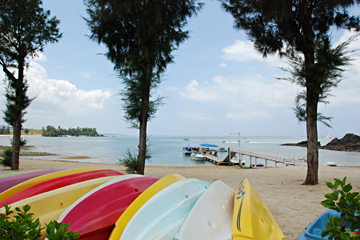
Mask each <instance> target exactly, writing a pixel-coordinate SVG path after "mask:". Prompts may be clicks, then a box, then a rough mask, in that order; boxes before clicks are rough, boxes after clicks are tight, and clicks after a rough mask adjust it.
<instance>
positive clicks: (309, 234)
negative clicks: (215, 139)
mask: <svg viewBox="0 0 360 240" xmlns="http://www.w3.org/2000/svg"><path fill="white" fill-rule="evenodd" d="M330 216H334V217H340V213H339V212H337V211H335V210H332V209H329V210H327V211H325V212H323V213H322V214H320V215H319V216H318V217H317V218H315V220H314V221H312V222H311V223H310V224H309V225H308V226H307V227H306V228H305V229H304V231H302V232H301V234H300V236H299V237H298V238H297V240H308V239H309V240H310V239H315V240H320V239H329V236H326V237H324V238H322V237H321V233H322V231H323V230H325V228H326V224H327V222H328V220H329V218H330Z"/></svg>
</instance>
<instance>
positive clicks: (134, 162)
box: [119, 149, 141, 173]
mask: <svg viewBox="0 0 360 240" xmlns="http://www.w3.org/2000/svg"><path fill="white" fill-rule="evenodd" d="M119 164H121V165H124V166H125V167H126V170H125V171H126V173H137V172H138V169H139V167H140V165H141V162H140V160H139V159H138V156H137V155H132V154H131V152H130V149H128V150H127V152H126V154H125V156H124V158H123V159H119Z"/></svg>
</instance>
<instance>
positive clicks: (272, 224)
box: [232, 178, 285, 240]
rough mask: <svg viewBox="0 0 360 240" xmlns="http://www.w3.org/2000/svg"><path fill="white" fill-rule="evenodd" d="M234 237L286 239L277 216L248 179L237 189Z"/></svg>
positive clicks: (235, 238) (233, 226) (270, 239)
mask: <svg viewBox="0 0 360 240" xmlns="http://www.w3.org/2000/svg"><path fill="white" fill-rule="evenodd" d="M234 202H235V203H234V214H233V223H232V239H233V240H242V239H244V240H245V239H256V240H261V239H264V240H275V239H276V240H278V239H279V240H285V236H284V234H283V233H282V231H281V229H280V227H279V225H278V224H277V222H276V220H275V218H274V217H273V215H272V214H271V212H270V211H269V209H268V208H267V206H266V205H265V202H264V200H263V199H262V198H261V196H260V195H259V193H258V192H257V191H256V189H255V188H254V187H253V186H252V185H251V183H250V182H249V180H248V179H246V178H245V179H244V180H243V181H241V183H240V184H239V185H238V186H237V188H236V189H235V199H234Z"/></svg>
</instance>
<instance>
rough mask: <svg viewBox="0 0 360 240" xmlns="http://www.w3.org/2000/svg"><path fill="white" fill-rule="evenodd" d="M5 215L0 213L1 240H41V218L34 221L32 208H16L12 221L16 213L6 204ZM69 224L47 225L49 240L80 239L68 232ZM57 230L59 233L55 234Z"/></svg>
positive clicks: (27, 206) (56, 223) (54, 223)
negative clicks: (11, 216) (11, 217)
mask: <svg viewBox="0 0 360 240" xmlns="http://www.w3.org/2000/svg"><path fill="white" fill-rule="evenodd" d="M4 208H5V214H3V213H0V239H1V240H25V239H31V240H39V239H40V237H41V230H42V229H44V228H41V226H40V221H39V218H36V219H34V218H33V215H34V214H33V213H30V212H29V211H30V206H29V205H25V206H23V209H22V210H21V209H20V208H18V207H17V208H15V210H16V215H15V216H14V218H13V219H12V220H10V215H12V214H14V211H12V210H11V209H10V207H9V206H8V205H6V204H4ZM68 226H69V224H63V223H58V222H56V221H52V222H50V223H49V224H46V232H47V234H48V236H47V238H48V239H49V240H55V239H57V240H69V239H78V238H79V237H80V234H78V233H74V232H73V231H71V232H66V231H67V230H68V229H67V228H68ZM55 229H56V230H57V232H56V233H55Z"/></svg>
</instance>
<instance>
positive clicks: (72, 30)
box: [0, 0, 360, 137]
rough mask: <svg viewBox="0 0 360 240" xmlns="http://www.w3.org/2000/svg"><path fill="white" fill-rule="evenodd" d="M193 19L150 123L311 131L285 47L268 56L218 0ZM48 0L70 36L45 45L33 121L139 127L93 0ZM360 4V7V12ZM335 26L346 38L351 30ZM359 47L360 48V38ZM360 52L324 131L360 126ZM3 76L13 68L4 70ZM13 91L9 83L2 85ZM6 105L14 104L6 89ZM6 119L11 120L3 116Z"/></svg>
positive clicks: (175, 129) (167, 128) (34, 74)
mask: <svg viewBox="0 0 360 240" xmlns="http://www.w3.org/2000/svg"><path fill="white" fill-rule="evenodd" d="M205 2H206V4H205V6H204V8H203V10H202V11H201V12H200V13H199V14H198V15H197V16H196V17H193V18H192V19H190V21H189V24H188V26H187V29H188V30H190V38H189V39H188V40H187V41H186V42H185V43H183V44H181V45H180V47H179V49H178V50H177V51H175V52H174V53H173V55H174V56H175V58H174V63H173V64H170V65H168V68H167V71H166V73H165V75H164V77H163V81H162V83H161V84H160V86H159V88H158V89H157V90H156V93H155V94H154V95H155V96H157V95H160V96H162V97H165V98H164V105H162V106H160V107H159V110H158V112H157V113H156V117H155V118H154V119H153V120H152V121H151V122H150V123H149V125H148V133H149V134H150V135H153V136H156V135H176V136H227V135H228V134H229V133H237V132H240V133H242V135H243V136H300V137H304V136H305V135H306V130H305V124H304V123H299V122H298V121H297V119H296V118H295V115H294V112H293V110H292V108H293V107H294V99H295V96H296V94H297V92H299V91H301V89H300V88H299V87H297V86H296V85H294V84H292V83H290V82H287V81H281V80H277V79H276V77H285V76H286V73H285V72H283V71H282V70H280V69H279V67H286V66H287V65H286V63H285V62H283V61H282V60H281V59H279V58H278V57H277V56H270V57H268V58H266V59H264V58H262V56H261V55H260V54H259V53H257V52H256V51H255V50H254V47H253V44H252V43H251V42H250V41H249V40H248V38H247V36H246V34H245V33H243V32H240V31H238V30H235V29H234V28H233V18H232V16H231V15H230V14H228V13H225V12H224V11H223V10H222V9H221V7H220V4H219V2H218V1H215V0H208V1H205ZM43 4H44V8H45V9H49V10H50V11H51V15H52V16H54V15H55V16H56V17H57V18H58V19H60V20H61V24H60V26H59V27H60V30H61V32H63V37H62V38H61V39H60V40H59V42H58V43H55V44H50V45H47V46H45V49H44V52H43V53H41V54H40V55H39V57H38V58H36V59H32V60H30V68H29V69H28V71H27V74H26V76H27V80H28V82H29V85H30V87H29V92H28V93H29V96H31V97H35V96H36V99H35V100H34V101H33V103H32V104H31V106H30V107H29V108H28V111H27V112H28V113H27V115H26V119H27V121H26V123H25V124H24V127H25V128H35V129H40V128H41V127H46V126H47V125H52V126H55V127H57V126H61V127H63V128H68V127H77V126H79V127H95V128H97V130H98V132H100V133H117V134H125V135H137V134H138V132H137V130H134V129H129V126H130V125H129V123H127V122H126V121H125V120H124V119H123V110H122V102H121V100H120V96H119V95H118V92H119V91H120V90H121V89H122V87H123V86H122V85H121V80H120V79H119V78H118V77H117V74H116V72H114V71H113V65H112V63H111V62H110V61H108V60H107V59H106V57H105V56H103V53H105V52H106V48H105V47H104V46H102V45H98V44H97V43H96V42H94V41H91V40H89V38H88V36H87V35H89V34H90V32H89V30H88V27H87V25H86V23H85V21H84V20H83V19H82V16H84V17H86V12H85V6H84V5H83V0H62V1H54V0H43ZM358 10H359V9H354V12H355V14H360V11H358ZM351 34H352V33H349V32H344V31H341V32H337V31H334V32H333V41H334V44H335V45H336V44H337V43H338V42H341V41H343V40H345V39H347V38H348V37H349V36H351ZM351 48H353V49H356V48H360V42H359V41H357V42H354V43H353V44H352V45H351ZM359 56H360V53H359V52H358V53H354V55H353V59H354V61H353V62H352V66H350V67H348V68H347V69H348V71H347V72H346V73H345V78H344V80H343V81H342V82H341V83H340V84H339V86H338V88H336V89H334V90H333V92H332V94H333V95H334V96H333V97H331V98H329V101H330V104H328V105H326V106H325V105H320V106H319V110H320V112H321V113H323V114H324V115H326V116H331V117H333V120H332V123H331V125H332V126H333V128H332V129H329V128H326V127H324V126H322V125H321V124H319V136H326V135H331V136H333V137H342V136H343V135H344V134H345V133H348V132H353V133H356V134H360V124H359V119H360V81H359V77H358V76H359V70H360V57H359ZM0 76H1V77H2V78H3V76H4V75H3V73H2V72H1V73H0ZM0 94H1V96H4V86H3V85H2V86H1V88H0ZM2 98H3V101H0V109H2V110H3V109H5V104H4V102H5V98H4V97H2ZM0 124H4V122H3V120H2V119H1V120H0Z"/></svg>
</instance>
